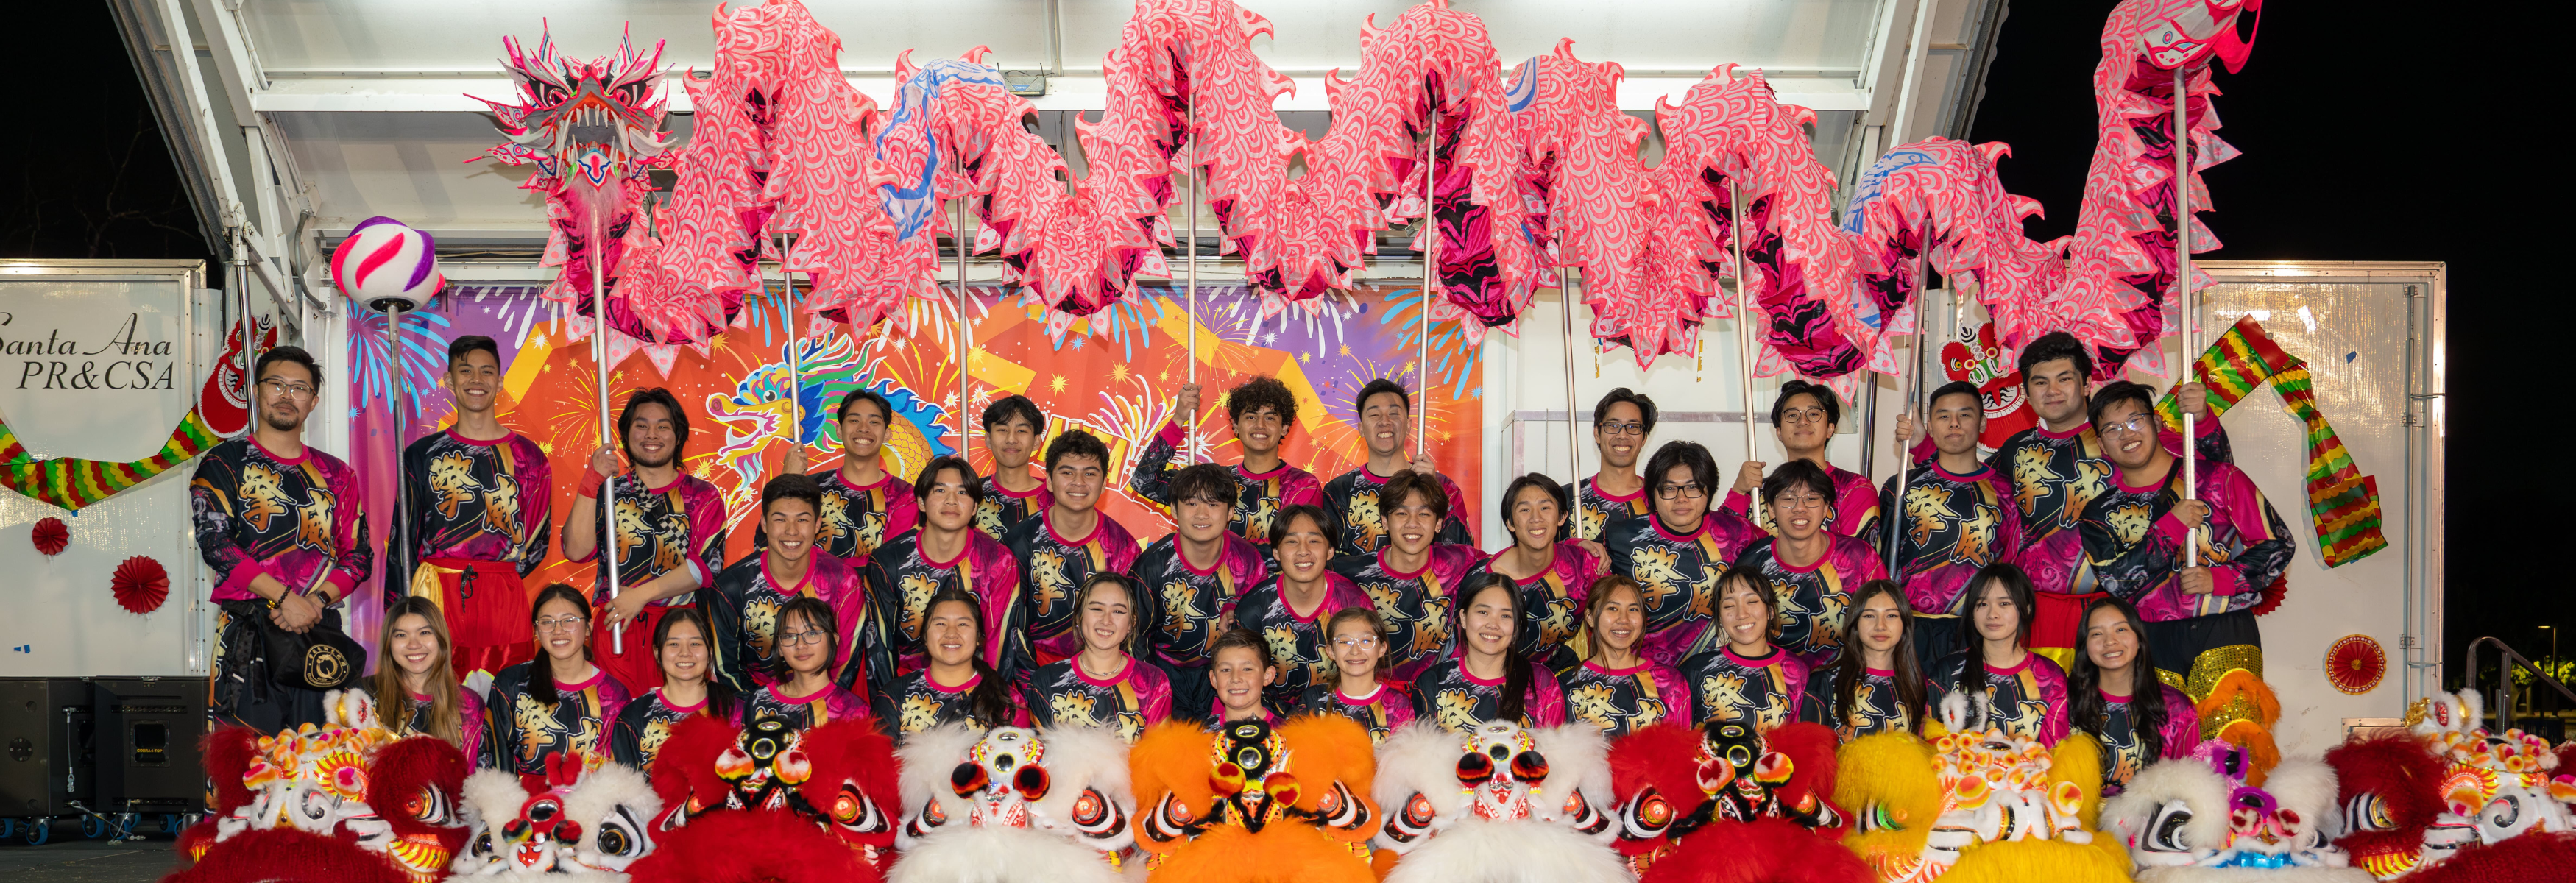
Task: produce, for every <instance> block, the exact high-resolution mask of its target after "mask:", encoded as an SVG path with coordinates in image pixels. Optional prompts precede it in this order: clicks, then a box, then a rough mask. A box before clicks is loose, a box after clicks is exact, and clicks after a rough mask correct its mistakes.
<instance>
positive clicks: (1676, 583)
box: [1602, 509, 1767, 665]
mask: <svg viewBox="0 0 2576 883" xmlns="http://www.w3.org/2000/svg"><path fill="white" fill-rule="evenodd" d="M1766 537H1767V535H1766V534H1764V533H1763V532H1762V529H1761V528H1757V527H1754V526H1753V524H1752V522H1749V521H1745V520H1744V519H1743V517H1741V516H1738V515H1736V514H1735V513H1733V512H1727V511H1725V510H1722V509H1721V510H1715V511H1711V512H1709V513H1708V517H1706V518H1702V519H1700V522H1699V529H1698V530H1696V531H1692V532H1691V533H1689V534H1679V533H1674V532H1673V531H1672V530H1670V529H1668V528H1666V527H1664V522H1663V519H1662V518H1657V517H1648V518H1646V519H1644V520H1641V521H1637V522H1634V523H1633V524H1632V525H1631V526H1630V527H1629V529H1628V530H1627V531H1626V532H1624V533H1614V534H1611V535H1610V538H1609V540H1607V541H1605V542H1603V543H1602V545H1603V546H1604V547H1606V548H1608V549H1609V550H1610V570H1611V572H1613V573H1617V574H1619V575H1620V576H1624V577H1627V578H1629V579H1633V580H1636V581H1637V587H1638V589H1639V590H1641V591H1642V592H1643V593H1644V594H1645V598H1646V640H1645V643H1644V644H1643V645H1641V646H1640V647H1639V650H1640V651H1641V652H1643V653H1645V654H1646V658H1648V659H1652V660H1654V661H1656V662H1660V663H1663V664H1665V665H1673V664H1676V663H1679V662H1681V660H1682V657H1685V656H1689V655H1691V654H1692V653H1696V652H1699V651H1701V650H1705V649H1708V648H1709V647H1711V646H1715V645H1714V644H1713V643H1711V642H1714V641H1715V640H1716V638H1715V637H1714V636H1713V633H1714V632H1715V628H1716V627H1715V625H1714V624H1715V623H1716V621H1717V578H1718V576H1719V575H1721V574H1724V573H1725V572H1726V566H1727V564H1728V563H1729V562H1732V561H1734V560H1735V558H1736V556H1737V555H1739V554H1741V553H1742V552H1743V551H1744V547H1746V546H1748V545H1751V544H1752V543H1753V541H1754V540H1757V539H1763V538H1766Z"/></svg>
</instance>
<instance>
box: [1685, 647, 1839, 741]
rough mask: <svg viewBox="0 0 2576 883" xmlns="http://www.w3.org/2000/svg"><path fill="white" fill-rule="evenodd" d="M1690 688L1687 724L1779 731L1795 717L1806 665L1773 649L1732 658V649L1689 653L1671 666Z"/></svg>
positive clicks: (1783, 650) (1786, 650)
mask: <svg viewBox="0 0 2576 883" xmlns="http://www.w3.org/2000/svg"><path fill="white" fill-rule="evenodd" d="M1674 668H1675V669H1676V670H1679V671H1680V672H1681V675H1682V680H1683V682H1684V683H1687V684H1689V685H1690V695H1691V724H1692V725H1694V726H1696V725H1699V724H1705V723H1709V722H1712V721H1714V722H1717V723H1727V722H1735V723H1749V724H1752V725H1754V728H1756V729H1760V730H1766V731H1767V730H1773V729H1778V728H1779V726H1780V725H1781V724H1785V723H1788V722H1790V721H1793V720H1797V719H1798V703H1799V700H1802V699H1805V698H1806V696H1807V678H1808V674H1809V669H1808V667H1807V663H1806V662H1805V661H1804V660H1802V659H1800V658H1799V657H1798V654H1796V653H1792V652H1790V651H1789V648H1787V647H1782V646H1778V645H1773V646H1772V647H1771V652H1769V653H1765V654H1762V655H1760V656H1754V657H1745V656H1739V655H1736V652H1735V648H1734V647H1733V646H1731V645H1729V646H1720V647H1714V648H1711V649H1708V650H1703V651H1700V652H1698V653H1693V654H1691V656H1690V658H1688V659H1684V660H1682V664H1680V665H1678V666H1674Z"/></svg>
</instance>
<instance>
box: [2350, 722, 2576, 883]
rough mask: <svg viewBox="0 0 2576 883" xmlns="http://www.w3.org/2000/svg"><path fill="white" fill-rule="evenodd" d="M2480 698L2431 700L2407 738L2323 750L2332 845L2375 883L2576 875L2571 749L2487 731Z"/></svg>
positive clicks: (2575, 776) (2371, 739)
mask: <svg viewBox="0 0 2576 883" xmlns="http://www.w3.org/2000/svg"><path fill="white" fill-rule="evenodd" d="M2480 705H2481V703H2480V701H2479V699H2478V696H2477V694H2475V693H2461V694H2458V695H2453V694H2449V693H2437V694H2434V695H2433V696H2432V697H2431V698H2429V699H2425V700H2419V701H2418V702H2417V703H2416V705H2415V707H2414V708H2412V709H2409V710H2408V712H2407V720H2408V722H2409V723H2410V725H2411V726H2410V727H2409V729H2408V731H2407V732H2404V733H2394V734H2383V735H2374V736H2367V737H2360V738H2356V739H2354V740H2352V741H2350V742H2346V743H2344V744H2342V745H2340V746H2337V747H2335V748H2334V749H2332V750H2329V751H2327V752H2326V763H2328V764H2330V765H2332V766H2333V767H2334V768H2335V774H2336V776H2337V777H2338V784H2339V786H2340V787H2339V788H2338V791H2337V794H2338V796H2339V798H2340V801H2341V803H2342V805H2343V822H2344V825H2343V827H2344V830H2345V832H2346V833H2345V835H2344V837H2343V839H2341V840H2337V841H2335V845H2336V846H2340V847H2342V848H2343V849H2344V850H2345V851H2347V852H2350V853H2352V862H2353V865H2354V866H2356V867H2359V868H2362V869H2363V870H2367V871H2369V872H2370V873H2371V874H2372V875H2373V876H2376V877H2378V878H2379V879H2382V880H2391V879H2396V878H2399V877H2404V878H2406V879H2408V880H2424V881H2450V880H2463V881H2465V880H2482V881H2483V880H2538V879H2550V878H2549V877H2548V876H2547V875H2550V874H2560V875H2563V874H2565V873H2566V871H2567V869H2568V868H2571V867H2576V771H2571V770H2569V769H2567V768H2566V766H2565V761H2566V758H2565V756H2564V755H2566V754H2568V753H2569V752H2568V751H2567V750H2566V749H2559V750H2556V751H2553V750H2551V749H2550V747H2549V745H2548V743H2547V742H2544V741H2542V740H2541V739H2540V738H2539V737H2536V736H2532V735H2530V734H2527V733H2524V732H2523V731H2521V730H2508V731H2505V732H2503V733H2492V732H2489V731H2488V730H2486V729H2485V728H2483V727H2480V726H2478V721H2479V720H2480V719H2481V718H2482V716H2483V711H2484V710H2483V709H2482V708H2481V707H2480Z"/></svg>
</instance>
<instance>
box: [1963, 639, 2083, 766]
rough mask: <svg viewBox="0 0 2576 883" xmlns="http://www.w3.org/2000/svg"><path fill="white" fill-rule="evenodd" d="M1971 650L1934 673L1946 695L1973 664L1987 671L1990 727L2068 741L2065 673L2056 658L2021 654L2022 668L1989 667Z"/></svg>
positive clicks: (2045, 739) (2048, 740)
mask: <svg viewBox="0 0 2576 883" xmlns="http://www.w3.org/2000/svg"><path fill="white" fill-rule="evenodd" d="M1978 654H1979V650H1978V648H1975V647H1970V648H1968V649H1966V650H1963V651H1960V652H1958V653H1953V654H1951V655H1950V658H1949V659H1946V660H1943V661H1942V662H1941V664H1940V666H1938V670H1936V671H1934V672H1933V673H1932V682H1933V683H1935V684H1938V685H1940V687H1941V689H1942V690H1943V691H1944V692H1948V691H1953V690H1956V689H1957V688H1958V686H1959V670H1960V669H1961V668H1963V667H1965V666H1967V665H1969V664H1971V660H1974V664H1975V665H1976V666H1977V667H1978V668H1980V669H1983V670H1984V671H1985V676H1986V700H1987V703H1988V705H1989V707H1991V708H1993V709H1994V712H1993V715H1994V716H1993V717H1992V718H1991V719H1990V720H1988V721H1987V726H1991V727H1995V728H1999V729H2001V730H2003V731H2004V732H2007V733H2016V734H2019V735H2023V736H2029V737H2031V738H2033V739H2037V740H2039V741H2040V742H2042V743H2045V744H2047V745H2049V746H2051V747H2055V746H2056V745H2057V740H2060V739H2064V738H2066V727H2067V724H2066V696H2067V693H2066V670H2065V669H2062V668H2058V667H2057V663H2056V662H2055V661H2054V660H2051V659H2049V658H2048V657H2046V656H2041V655H2039V654H2037V653H2028V654H2024V655H2023V656H2022V660H2021V664H2020V665H2016V666H2013V667H2011V668H1996V667H1994V666H1992V665H1987V664H1986V662H1985V659H1984V658H1983V657H1981V656H1979V655H1978Z"/></svg>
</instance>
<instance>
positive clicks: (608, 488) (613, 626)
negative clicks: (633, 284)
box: [590, 220, 626, 656]
mask: <svg viewBox="0 0 2576 883" xmlns="http://www.w3.org/2000/svg"><path fill="white" fill-rule="evenodd" d="M590 232H591V238H590V348H591V355H592V359H591V363H592V364H593V365H594V366H596V368H597V369H598V372H599V377H598V383H597V384H596V386H597V388H598V390H599V441H600V443H601V444H607V443H608V440H609V439H610V438H612V437H613V436H611V435H610V429H611V427H610V425H609V423H610V418H609V416H608V276H607V271H606V270H605V269H604V268H602V267H601V266H600V265H601V264H602V263H603V262H605V261H606V260H607V258H608V249H607V248H606V247H605V246H604V245H603V244H602V242H601V237H602V235H603V233H602V231H601V230H600V224H599V222H598V221H597V220H593V221H592V222H591V227H590ZM599 507H600V509H599V511H600V514H601V518H600V523H601V524H604V525H607V527H608V530H607V531H605V532H604V535H603V536H601V537H599V549H600V558H599V560H600V561H601V565H600V566H602V567H605V568H607V570H606V573H607V574H608V600H610V601H612V602H614V601H616V600H617V596H618V594H619V592H620V591H621V590H622V588H623V587H622V586H619V585H618V579H617V477H616V476H613V475H612V476H609V478H608V480H607V481H605V482H601V483H600V485H599ZM608 635H609V641H608V652H609V653H611V654H615V655H619V656H623V655H626V623H625V622H624V621H623V620H621V621H618V622H614V623H610V624H609V626H608Z"/></svg>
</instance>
